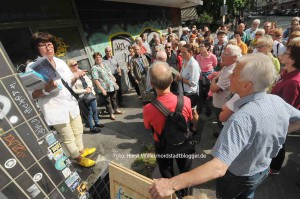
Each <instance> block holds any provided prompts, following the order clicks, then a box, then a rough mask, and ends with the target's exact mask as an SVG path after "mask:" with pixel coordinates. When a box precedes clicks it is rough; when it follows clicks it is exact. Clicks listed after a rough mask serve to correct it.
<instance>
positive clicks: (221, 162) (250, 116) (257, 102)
mask: <svg viewBox="0 0 300 199" xmlns="http://www.w3.org/2000/svg"><path fill="white" fill-rule="evenodd" d="M275 74H276V72H275V69H274V66H273V62H272V60H271V59H270V58H269V57H268V56H266V55H263V54H261V53H256V54H250V55H245V56H243V57H241V58H240V59H238V61H237V64H236V67H235V69H234V70H233V73H232V74H231V76H230V90H231V91H232V92H234V93H237V94H239V96H240V97H241V98H240V99H239V100H237V101H236V102H235V103H234V107H235V110H236V112H235V113H234V114H233V115H232V116H231V117H230V118H229V119H228V121H227V122H226V123H225V125H224V128H223V130H222V131H221V133H220V136H219V138H218V140H217V142H216V144H215V145H214V147H213V149H212V152H211V153H212V155H213V157H214V158H213V159H212V160H211V161H209V162H207V163H205V164H203V165H201V166H199V167H197V168H195V169H194V170H191V171H189V172H186V173H183V174H180V175H178V176H175V177H173V178H170V179H157V180H155V181H154V183H153V184H152V186H151V188H150V193H151V195H152V197H153V198H161V197H164V196H168V195H171V194H172V193H174V192H175V191H177V190H180V189H182V188H184V187H189V186H194V185H198V184H202V183H205V182H207V181H210V180H212V179H215V178H218V179H217V183H216V195H217V198H226V199H227V198H254V192H255V190H256V188H257V187H258V186H259V185H260V184H261V182H262V181H263V180H264V179H265V178H266V177H267V176H268V173H269V165H270V162H271V160H272V158H273V157H275V156H276V155H277V153H278V151H279V149H280V148H281V147H282V144H283V143H284V142H285V139H286V135H287V132H288V127H289V123H292V124H295V123H297V122H298V123H299V121H300V111H299V110H297V109H295V108H294V107H292V106H291V105H289V104H287V103H286V102H285V101H284V100H283V99H281V98H280V97H278V96H275V95H270V94H267V93H266V90H267V89H268V88H269V86H270V85H271V84H272V83H273V82H274V80H275ZM298 127H299V126H298ZM293 130H295V129H293Z"/></svg>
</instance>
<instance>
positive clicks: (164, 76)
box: [149, 61, 173, 90]
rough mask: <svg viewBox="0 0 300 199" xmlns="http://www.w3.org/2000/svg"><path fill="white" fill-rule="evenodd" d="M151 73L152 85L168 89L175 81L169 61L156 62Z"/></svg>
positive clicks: (151, 68) (160, 88)
mask: <svg viewBox="0 0 300 199" xmlns="http://www.w3.org/2000/svg"><path fill="white" fill-rule="evenodd" d="M149 73H150V82H151V85H152V86H153V87H154V88H156V89H159V90H166V89H167V88H168V87H170V85H171V83H172V82H173V76H172V70H171V68H170V66H169V64H168V63H167V62H161V61H157V62H154V63H153V64H152V66H151V67H150V71H149Z"/></svg>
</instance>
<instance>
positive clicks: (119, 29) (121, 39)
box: [86, 19, 171, 60]
mask: <svg viewBox="0 0 300 199" xmlns="http://www.w3.org/2000/svg"><path fill="white" fill-rule="evenodd" d="M170 23H171V22H170V21H169V20H167V19H161V20H150V21H146V22H144V23H140V24H135V25H130V24H123V23H120V24H117V25H110V26H109V25H103V26H101V29H98V30H95V31H93V32H90V33H89V34H88V37H87V40H88V43H89V45H90V46H91V48H92V51H94V52H100V53H104V49H105V47H107V46H111V47H112V49H113V52H114V56H117V57H118V58H119V59H121V60H122V59H125V57H124V55H126V54H128V50H127V48H128V45H131V44H133V43H134V39H135V38H137V37H139V36H140V35H141V34H142V33H144V32H146V33H148V41H150V40H151V39H152V37H153V34H154V33H158V34H160V35H161V33H162V30H165V29H166V27H168V25H169V24H170ZM88 28H89V27H88V25H86V29H88Z"/></svg>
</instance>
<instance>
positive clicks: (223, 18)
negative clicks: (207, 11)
mask: <svg viewBox="0 0 300 199" xmlns="http://www.w3.org/2000/svg"><path fill="white" fill-rule="evenodd" d="M223 5H224V6H225V5H226V0H224V4H223ZM222 24H223V25H224V24H225V13H224V15H223V16H222Z"/></svg>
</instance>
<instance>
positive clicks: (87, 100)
mask: <svg viewBox="0 0 300 199" xmlns="http://www.w3.org/2000/svg"><path fill="white" fill-rule="evenodd" d="M81 99H82V100H83V102H84V103H85V104H87V105H89V104H90V103H91V102H92V101H94V100H95V99H96V96H95V95H94V94H93V93H87V94H85V95H84V96H83V97H82V98H81Z"/></svg>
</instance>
